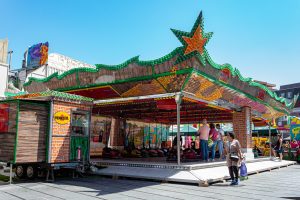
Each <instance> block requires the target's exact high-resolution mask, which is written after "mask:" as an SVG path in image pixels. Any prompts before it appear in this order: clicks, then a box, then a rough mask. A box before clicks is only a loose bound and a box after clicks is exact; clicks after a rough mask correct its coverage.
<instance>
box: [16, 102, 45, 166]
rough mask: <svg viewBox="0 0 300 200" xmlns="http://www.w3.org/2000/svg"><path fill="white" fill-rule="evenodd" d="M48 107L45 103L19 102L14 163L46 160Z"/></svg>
mask: <svg viewBox="0 0 300 200" xmlns="http://www.w3.org/2000/svg"><path fill="white" fill-rule="evenodd" d="M48 109H49V108H48V106H47V105H45V104H38V103H27V102H26V103H25V102H22V103H21V104H20V112H19V123H18V136H17V137H18V140H17V141H18V144H17V153H16V163H32V162H33V163H34V162H45V161H46V141H47V139H46V136H47V126H48Z"/></svg>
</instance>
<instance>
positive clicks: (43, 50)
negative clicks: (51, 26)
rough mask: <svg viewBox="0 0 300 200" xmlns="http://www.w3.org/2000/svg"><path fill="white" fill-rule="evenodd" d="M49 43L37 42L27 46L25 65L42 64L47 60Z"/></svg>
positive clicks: (30, 66)
mask: <svg viewBox="0 0 300 200" xmlns="http://www.w3.org/2000/svg"><path fill="white" fill-rule="evenodd" d="M48 48H49V43H48V42H46V43H39V44H36V45H33V46H31V47H29V49H28V55H27V67H28V68H32V67H39V66H43V65H45V64H46V63H47V61H48Z"/></svg>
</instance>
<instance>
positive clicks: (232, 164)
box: [225, 132, 242, 185]
mask: <svg viewBox="0 0 300 200" xmlns="http://www.w3.org/2000/svg"><path fill="white" fill-rule="evenodd" d="M227 138H228V142H227V144H226V145H225V154H226V161H227V166H228V170H229V175H230V178H231V184H230V185H238V184H239V165H240V162H241V160H242V151H241V145H240V142H239V141H238V140H237V139H235V135H234V133H232V132H230V133H228V136H227Z"/></svg>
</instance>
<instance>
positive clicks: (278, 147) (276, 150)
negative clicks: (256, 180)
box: [273, 134, 283, 161]
mask: <svg viewBox="0 0 300 200" xmlns="http://www.w3.org/2000/svg"><path fill="white" fill-rule="evenodd" d="M277 136H278V139H277V142H276V146H275V147H274V149H273V155H274V157H275V158H276V157H277V153H278V154H279V160H280V161H282V157H283V155H282V153H283V147H282V135H281V134H278V135H277Z"/></svg>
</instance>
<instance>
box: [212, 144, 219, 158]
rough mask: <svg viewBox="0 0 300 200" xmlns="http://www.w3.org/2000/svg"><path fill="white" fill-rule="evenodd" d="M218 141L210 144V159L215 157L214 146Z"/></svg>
mask: <svg viewBox="0 0 300 200" xmlns="http://www.w3.org/2000/svg"><path fill="white" fill-rule="evenodd" d="M217 143H218V141H214V143H213V144H212V146H211V159H212V160H213V159H215V157H216V146H217Z"/></svg>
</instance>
